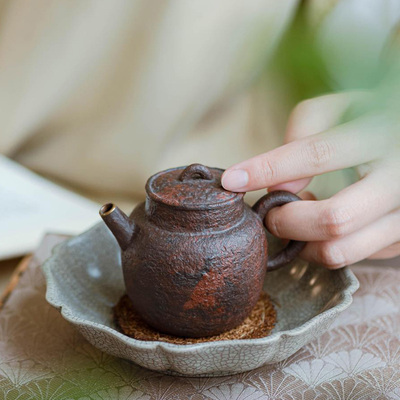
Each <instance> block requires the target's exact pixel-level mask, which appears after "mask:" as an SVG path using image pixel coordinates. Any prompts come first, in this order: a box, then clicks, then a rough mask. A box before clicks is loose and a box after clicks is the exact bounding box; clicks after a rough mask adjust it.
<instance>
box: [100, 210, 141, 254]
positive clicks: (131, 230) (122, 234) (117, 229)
mask: <svg viewBox="0 0 400 400" xmlns="http://www.w3.org/2000/svg"><path fill="white" fill-rule="evenodd" d="M99 214H100V217H101V218H102V219H103V221H104V222H105V224H106V225H107V226H108V228H109V229H110V231H111V232H112V234H113V235H114V236H115V239H117V242H118V244H119V246H120V247H121V250H126V249H127V248H128V246H129V244H130V242H131V239H132V236H133V235H134V234H135V233H136V230H137V229H136V225H135V223H134V222H133V221H132V220H130V219H129V218H128V216H127V215H126V214H125V213H123V212H122V211H121V210H120V209H119V208H118V207H117V206H116V205H115V204H113V203H107V204H104V206H102V207H101V208H100V211H99Z"/></svg>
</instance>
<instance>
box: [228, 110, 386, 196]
mask: <svg viewBox="0 0 400 400" xmlns="http://www.w3.org/2000/svg"><path fill="white" fill-rule="evenodd" d="M385 122H386V121H385V120H382V119H381V118H379V117H377V116H368V117H363V118H359V119H356V120H353V121H351V122H348V123H346V124H342V125H339V126H336V127H334V128H332V129H330V130H328V131H326V132H322V133H319V134H316V135H312V136H309V137H305V138H303V139H300V140H296V141H294V142H291V143H288V144H285V145H283V146H281V147H278V148H276V149H274V150H272V151H269V152H268V153H264V154H260V155H258V156H256V157H253V158H251V159H249V160H246V161H243V162H241V163H239V164H236V165H234V166H232V167H230V168H228V169H227V170H226V171H225V172H224V174H223V175H222V186H223V187H224V188H225V189H227V190H232V191H236V192H247V191H251V190H258V189H262V188H267V187H270V186H272V185H277V184H280V183H284V182H289V181H294V180H297V179H302V178H308V177H312V176H315V175H320V174H323V173H326V172H330V171H335V170H338V169H343V168H349V167H352V166H355V165H359V164H363V163H365V162H368V161H371V160H373V159H375V158H377V157H378V156H379V155H381V154H383V152H385V151H386V149H387V148H389V146H390V141H391V135H390V134H387V132H388V131H389V128H386V129H385V125H386V123H385Z"/></svg>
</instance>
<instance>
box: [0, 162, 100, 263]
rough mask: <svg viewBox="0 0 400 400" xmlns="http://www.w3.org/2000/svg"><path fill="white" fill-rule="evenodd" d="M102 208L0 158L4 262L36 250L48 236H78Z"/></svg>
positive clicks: (0, 255)
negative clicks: (60, 233)
mask: <svg viewBox="0 0 400 400" xmlns="http://www.w3.org/2000/svg"><path fill="white" fill-rule="evenodd" d="M98 209H99V205H97V204H96V203H94V202H92V201H90V200H88V199H85V198H84V197H82V196H79V195H77V194H75V193H73V192H71V191H69V190H67V189H64V188H61V187H60V186H57V185H56V184H54V183H52V182H50V181H48V180H46V179H44V178H42V177H40V176H39V175H37V174H35V173H33V172H31V171H29V170H28V169H26V168H24V167H22V166H21V165H19V164H17V163H15V162H13V161H11V160H9V159H8V158H6V157H3V156H1V155H0V260H1V259H6V258H11V257H16V256H20V255H22V254H26V253H28V252H31V251H32V250H34V249H35V248H36V247H37V246H38V244H39V243H40V241H41V239H42V237H43V235H44V234H45V233H48V232H55V233H57V232H62V233H65V234H77V233H80V232H82V231H83V230H86V229H87V228H89V227H90V226H91V225H93V224H95V223H96V222H98V221H99V215H98Z"/></svg>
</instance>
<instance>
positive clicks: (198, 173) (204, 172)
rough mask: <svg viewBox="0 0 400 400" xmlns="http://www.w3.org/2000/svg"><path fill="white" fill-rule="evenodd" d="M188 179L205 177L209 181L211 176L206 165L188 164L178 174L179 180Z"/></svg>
mask: <svg viewBox="0 0 400 400" xmlns="http://www.w3.org/2000/svg"><path fill="white" fill-rule="evenodd" d="M190 179H206V180H208V181H211V180H212V179H213V176H212V173H211V171H210V170H209V169H208V168H207V167H206V166H204V165H202V164H190V165H188V166H187V167H186V168H185V169H184V170H183V171H182V173H181V174H180V175H179V180H180V181H182V182H183V181H187V180H190Z"/></svg>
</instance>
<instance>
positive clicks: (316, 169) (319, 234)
mask: <svg viewBox="0 0 400 400" xmlns="http://www.w3.org/2000/svg"><path fill="white" fill-rule="evenodd" d="M361 97H365V94H362V93H340V94H332V95H326V96H322V97H318V98H314V99H311V100H306V101H304V102H302V103H300V104H299V105H298V106H296V108H295V109H294V111H293V112H292V114H291V117H290V119H289V124H288V128H287V133H286V138H285V142H286V144H285V145H283V146H281V147H279V148H276V149H274V150H272V151H270V152H268V153H264V154H260V155H258V156H256V157H253V158H251V159H249V160H246V161H243V162H241V163H239V164H236V165H233V166H232V167H230V168H229V169H227V170H226V171H225V172H224V174H223V176H222V185H223V186H224V188H225V189H227V190H232V191H237V192H247V191H251V190H257V189H261V188H268V189H269V191H272V190H288V191H290V192H293V193H297V192H299V191H301V190H302V189H304V188H305V187H306V186H307V185H308V183H309V182H310V180H311V179H312V177H313V176H316V175H320V174H323V173H326V172H330V171H334V170H339V169H344V168H349V167H355V168H356V171H357V172H358V174H359V178H360V180H359V181H357V182H356V183H354V184H353V185H351V186H349V187H347V188H345V189H343V190H342V191H340V192H339V193H337V194H335V195H334V196H333V197H331V198H329V199H326V200H320V201H310V200H304V201H301V202H293V203H288V204H286V205H284V206H282V207H277V208H275V209H273V210H271V212H269V213H268V215H267V217H266V224H267V226H268V230H269V231H270V232H271V233H272V234H274V235H275V236H277V237H280V238H285V239H294V240H303V241H307V242H308V243H307V245H306V247H305V248H304V250H303V251H302V253H301V254H300V256H301V257H302V258H304V259H307V260H310V261H314V262H318V263H322V264H324V265H325V266H327V267H329V268H340V267H342V266H344V265H348V264H352V263H354V262H357V261H359V260H362V259H364V258H390V257H395V256H397V255H400V126H399V123H398V120H397V119H396V118H395V117H393V115H389V114H387V113H384V112H369V113H366V114H364V115H362V116H359V117H357V118H354V119H352V120H351V121H349V122H346V123H340V120H341V118H342V116H343V114H344V113H345V112H346V110H347V109H348V107H349V106H350V105H352V104H354V102H357V101H358V100H359V99H360V98H361Z"/></svg>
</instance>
